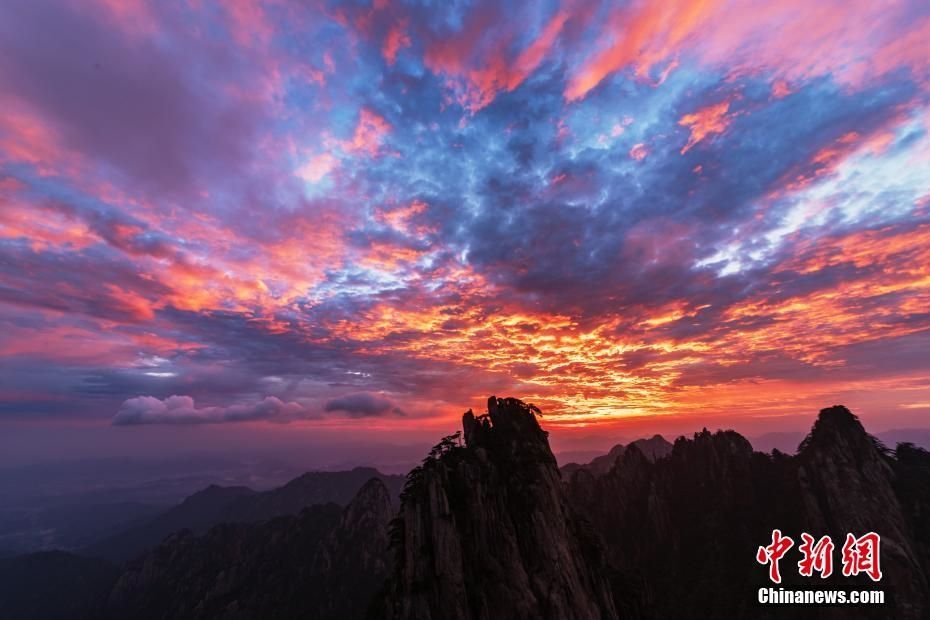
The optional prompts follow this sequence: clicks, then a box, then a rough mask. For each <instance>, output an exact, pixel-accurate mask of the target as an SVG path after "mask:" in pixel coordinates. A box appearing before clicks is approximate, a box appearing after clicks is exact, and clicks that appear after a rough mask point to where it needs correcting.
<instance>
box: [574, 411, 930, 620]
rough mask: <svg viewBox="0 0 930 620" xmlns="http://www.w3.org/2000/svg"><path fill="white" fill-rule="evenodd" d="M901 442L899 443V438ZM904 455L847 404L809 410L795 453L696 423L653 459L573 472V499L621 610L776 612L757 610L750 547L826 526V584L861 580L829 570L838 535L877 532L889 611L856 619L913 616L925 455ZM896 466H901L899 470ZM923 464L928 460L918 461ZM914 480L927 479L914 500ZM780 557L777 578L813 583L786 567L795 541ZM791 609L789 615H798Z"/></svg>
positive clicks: (918, 604)
mask: <svg viewBox="0 0 930 620" xmlns="http://www.w3.org/2000/svg"><path fill="white" fill-rule="evenodd" d="M905 450H907V448H906V447H905ZM907 455H908V458H909V463H910V465H907V466H906V465H905V464H904V463H902V459H895V458H892V456H891V455H889V454H887V453H886V451H885V450H884V449H883V447H882V446H881V445H880V444H879V443H878V442H876V441H875V440H874V439H872V438H871V437H870V436H869V435H867V434H866V432H865V430H864V429H863V428H862V425H861V424H860V423H859V421H858V420H857V419H856V417H855V416H853V415H852V413H850V412H849V411H848V410H847V409H846V408H845V407H831V408H829V409H824V410H823V411H821V413H820V415H819V417H818V419H817V422H816V423H815V425H814V428H813V430H812V432H811V434H810V435H809V436H808V438H807V439H805V441H804V442H803V443H802V445H801V447H800V449H799V453H798V455H797V456H794V457H790V456H787V455H784V454H781V453H779V452H777V451H775V452H774V453H773V454H772V455H767V454H762V453H758V452H753V450H752V447H751V446H750V444H749V442H748V441H747V440H746V439H744V438H743V437H742V436H740V435H738V434H737V433H734V432H730V431H723V432H717V433H710V432H708V431H707V430H704V431H702V432H700V433H697V434H695V435H694V437H693V438H692V439H685V438H679V439H678V440H677V441H676V442H675V445H674V447H673V449H672V451H671V453H670V454H669V455H667V456H666V457H664V458H660V459H658V460H657V461H655V462H652V461H650V460H649V459H647V458H646V457H645V455H643V454H642V453H641V452H639V451H638V450H636V449H628V450H627V451H626V452H625V453H624V455H623V456H622V457H621V459H620V460H619V461H618V462H617V463H616V464H615V465H614V467H613V468H612V469H611V470H610V471H609V472H608V473H607V474H605V475H603V476H596V475H594V474H592V473H591V472H590V471H585V470H580V471H577V472H575V473H574V474H573V475H572V477H571V479H570V481H569V482H568V485H567V486H568V489H569V496H570V497H571V499H572V502H573V504H574V505H575V506H576V508H577V509H578V510H579V511H581V512H582V513H584V514H586V515H587V516H588V517H589V518H590V519H591V521H592V523H593V524H594V528H595V529H596V530H597V531H598V532H599V533H600V535H601V536H602V538H603V540H604V542H605V544H606V545H607V548H608V557H609V561H610V563H611V565H612V566H613V567H614V568H615V569H617V570H618V572H619V575H618V577H617V578H616V580H615V602H616V605H617V607H618V609H619V610H620V611H621V613H624V614H625V615H627V616H632V617H648V618H683V617H689V618H697V617H739V618H749V617H779V616H778V613H779V612H777V611H772V610H768V609H765V608H760V607H757V606H755V604H754V601H755V592H756V589H757V588H759V587H761V586H765V585H770V583H769V582H768V581H767V578H766V574H765V571H764V570H762V567H760V566H759V565H758V564H756V563H755V560H754V558H753V557H752V554H751V550H753V549H755V548H756V547H757V546H759V545H764V544H767V543H768V542H769V541H770V538H771V532H772V530H773V529H775V528H778V529H780V530H782V531H783V532H784V533H786V534H789V535H791V536H792V537H793V538H794V539H795V541H796V543H795V544H796V545H798V544H800V533H801V532H808V533H810V534H812V535H814V536H816V537H818V538H819V537H820V536H821V535H824V534H830V535H831V536H832V537H833V540H834V542H835V543H836V550H835V554H836V557H835V565H836V567H837V568H836V571H835V573H834V575H833V577H831V578H830V579H829V580H828V581H827V583H834V584H837V585H853V584H859V585H862V586H864V587H872V586H874V584H871V583H870V582H869V581H868V579H867V578H865V577H863V576H860V577H858V578H849V577H843V576H841V575H840V574H839V572H840V571H839V568H838V567H839V565H840V558H839V553H840V548H841V546H842V544H843V542H844V540H845V535H846V533H847V532H852V533H855V534H857V535H861V534H865V533H866V532H869V531H875V532H878V533H879V534H881V536H882V549H881V560H882V566H883V572H884V579H883V580H882V583H881V587H883V588H886V589H887V590H888V591H889V592H892V593H893V597H894V602H893V605H891V606H889V607H879V608H872V609H869V608H864V607H859V608H857V609H856V614H857V616H856V617H863V618H870V617H875V618H884V617H896V618H915V619H916V618H923V617H925V615H926V614H928V613H930V607H928V600H927V586H926V575H927V563H928V561H930V555H927V552H926V547H921V544H922V543H921V542H920V541H921V538H920V536H921V534H920V532H921V531H923V532H926V531H927V526H926V525H922V522H921V519H922V518H923V517H924V516H925V515H927V514H930V512H928V508H930V503H928V502H926V501H925V500H924V499H920V498H921V497H926V496H927V493H928V491H930V475H928V473H930V459H927V461H924V460H923V459H924V455H926V452H924V451H921V450H919V449H914V448H913V447H911V449H910V452H907ZM905 468H906V469H907V476H905V474H904V469H905ZM925 468H926V469H925ZM920 489H926V491H924V492H923V493H924V495H923V496H921V492H920ZM791 553H792V554H793V555H790V556H786V558H785V560H783V562H782V565H783V575H784V579H785V581H784V585H786V586H787V585H824V584H817V583H816V582H812V581H811V580H810V579H807V578H802V577H800V576H799V575H798V574H797V567H796V562H797V559H798V557H799V554H798V551H797V546H795V548H794V549H793V550H792V552H791ZM801 611H803V614H804V615H805V617H818V618H842V617H849V616H848V613H849V612H848V611H847V610H842V609H837V608H832V609H831V608H821V609H804V610H801ZM799 613H800V612H799Z"/></svg>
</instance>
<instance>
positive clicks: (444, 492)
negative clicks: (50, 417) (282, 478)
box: [0, 397, 930, 620]
mask: <svg viewBox="0 0 930 620" xmlns="http://www.w3.org/2000/svg"><path fill="white" fill-rule="evenodd" d="M538 415H540V412H539V410H538V409H537V408H535V407H533V406H532V405H528V404H525V403H523V402H521V401H519V400H516V399H512V398H507V399H500V398H495V397H492V398H491V399H489V401H488V411H487V413H484V414H481V415H475V414H474V413H473V412H472V411H468V412H466V413H465V414H464V416H463V418H462V428H463V430H462V432H460V433H456V434H454V435H450V436H448V437H444V438H443V439H442V440H441V441H440V442H439V444H437V445H436V446H435V447H434V448H433V449H432V450H431V451H430V453H429V455H428V456H427V457H426V459H424V461H423V463H422V465H420V466H419V467H416V468H414V469H413V470H412V471H411V472H410V473H409V474H408V476H407V479H406V483H405V485H404V487H403V491H402V493H400V507H399V511H395V505H394V504H393V502H392V499H393V498H392V495H393V492H392V490H391V489H390V488H389V484H388V483H387V482H396V481H395V480H393V479H392V478H390V477H387V478H388V480H387V481H386V480H385V478H386V477H383V476H378V475H374V476H372V477H371V478H369V479H368V480H367V481H366V482H364V483H363V484H361V485H360V486H361V488H360V489H359V490H358V492H357V494H355V496H354V497H353V498H352V499H351V501H348V502H347V505H346V506H345V508H340V507H339V506H337V505H336V504H334V503H328V504H317V505H313V506H310V507H309V508H305V509H303V510H302V511H300V512H299V514H293V515H289V516H279V517H275V518H271V519H265V520H262V521H260V522H257V523H253V522H249V523H244V522H240V523H225V524H221V525H216V526H213V527H209V529H206V530H205V532H204V533H202V534H201V535H198V534H196V533H194V532H192V531H191V530H189V529H188V530H182V531H180V532H176V533H174V534H172V535H170V536H169V537H167V538H166V539H165V540H164V541H163V542H161V544H159V545H157V546H155V548H154V549H152V550H151V551H150V552H148V553H147V554H144V555H141V556H139V557H138V558H136V559H135V560H133V561H131V562H129V563H128V564H127V565H126V566H125V568H124V569H123V570H122V572H121V573H118V572H116V571H115V570H114V569H113V568H112V567H110V566H108V565H107V564H106V563H104V562H101V561H99V560H94V559H89V558H82V557H78V556H75V555H71V554H66V553H53V554H34V555H32V556H24V557H21V558H15V559H13V560H4V561H0V610H2V615H3V617H4V618H8V617H9V618H14V619H17V618H59V617H67V618H79V619H80V618H97V619H100V620H114V619H116V618H140V619H143V620H146V619H153V620H154V619H158V620H161V619H167V618H181V619H196V620H199V619H207V618H223V619H230V620H240V619H241V620H249V619H252V618H266V617H273V618H284V619H288V618H305V617H312V618H322V619H324V620H328V619H335V618H346V619H348V620H351V619H353V618H363V617H365V618H368V619H369V620H433V619H435V620H440V619H446V618H449V619H452V620H466V619H467V620H472V619H474V620H485V619H491V618H525V619H529V618H542V619H547V618H568V619H572V618H578V619H581V618H584V619H586V620H587V619H613V618H633V619H640V618H642V619H645V618H650V619H659V620H662V619H672V618H760V619H768V618H784V617H785V615H786V614H791V615H792V616H798V617H804V618H817V619H821V620H833V619H836V618H847V617H851V616H852V617H857V618H866V619H871V618H876V619H877V618H900V619H903V620H918V619H922V618H927V617H930V584H928V576H930V452H927V451H926V450H924V449H922V448H919V447H917V446H915V445H913V444H908V443H903V444H899V445H898V446H897V447H896V448H895V449H894V450H890V449H888V448H887V447H885V446H884V445H883V444H882V442H881V441H879V440H877V439H876V438H874V437H872V436H870V435H869V434H868V433H866V431H865V429H864V428H863V426H862V424H861V423H860V421H859V420H858V418H856V416H855V415H853V414H852V413H851V412H850V411H849V410H848V409H846V408H845V407H842V406H834V407H830V408H827V409H824V410H822V411H821V412H820V414H819V415H818V417H817V419H816V421H815V422H814V424H813V427H812V429H811V431H810V433H809V434H808V435H807V436H806V437H805V438H804V439H803V440H802V441H801V442H800V445H799V447H798V450H797V453H796V454H793V455H788V454H785V453H783V452H780V451H778V450H773V451H772V452H771V453H763V452H758V451H755V450H753V447H752V445H751V444H750V442H749V441H748V440H747V439H746V438H744V437H743V436H741V435H739V434H738V433H736V432H733V431H717V432H710V431H708V430H707V429H704V430H702V431H701V432H699V433H695V434H694V435H693V436H692V437H691V438H685V437H679V438H678V439H677V440H676V441H675V443H674V444H673V445H671V447H670V448H669V447H668V445H667V442H664V440H662V439H661V438H652V439H651V440H644V441H639V442H632V443H630V444H628V445H626V446H624V447H623V449H622V450H616V456H617V459H616V460H615V461H614V462H613V464H612V466H610V467H609V468H607V469H606V470H604V469H603V468H602V467H600V466H598V467H593V468H592V467H591V466H581V467H578V468H577V469H576V470H575V471H573V472H571V473H570V475H566V474H565V472H564V470H563V471H562V472H560V470H559V469H558V466H557V464H556V460H555V457H554V456H553V454H552V452H551V450H550V447H549V442H548V434H547V433H546V432H545V431H544V430H543V429H542V428H541V427H540V425H539V422H538V420H537V417H538ZM601 462H602V463H603V462H605V461H601ZM372 472H373V473H375V474H377V472H374V470H367V473H372ZM343 473H345V474H348V473H351V472H343ZM354 475H358V474H357V473H356V474H354ZM308 476H309V477H304V476H302V477H301V478H298V479H296V480H294V481H292V483H290V484H288V485H285V486H284V487H281V489H277V490H275V491H274V492H269V493H272V494H271V495H268V494H266V493H256V492H254V491H251V490H250V489H247V488H244V487H229V488H223V487H209V488H207V489H205V490H204V491H202V492H200V493H197V494H195V495H193V496H191V497H189V498H188V499H187V500H186V501H185V502H184V503H182V504H181V505H180V506H178V507H176V509H175V510H176V512H175V513H174V514H175V515H180V516H183V517H184V518H186V519H187V520H188V522H190V523H194V522H196V523H197V524H198V527H203V528H207V527H208V523H209V521H210V520H211V519H213V518H226V517H225V516H223V517H217V515H218V514H221V515H226V516H228V515H244V516H242V518H243V519H246V518H248V519H254V518H258V517H261V516H263V515H267V514H269V513H272V512H274V511H277V510H283V509H284V508H285V507H288V506H293V505H294V504H292V503H289V502H290V501H291V500H290V499H289V498H293V497H297V498H302V501H306V499H307V498H310V497H320V496H324V495H326V494H333V493H337V492H340V493H341V492H342V489H344V488H345V487H344V486H342V485H340V484H337V483H336V482H334V481H335V480H339V479H343V478H340V477H339V476H337V477H336V478H326V477H324V478H317V477H315V476H316V475H315V474H309V475H308ZM344 479H351V480H354V478H352V477H351V476H349V477H346V478H344ZM285 489H287V490H286V491H285ZM395 491H396V487H395ZM295 501H296V500H295ZM182 508H183V510H182ZM178 518H180V517H178ZM774 529H779V530H781V531H782V532H783V533H784V534H785V535H788V536H791V537H792V538H793V539H794V541H795V547H794V548H793V549H791V550H790V552H789V553H788V555H786V556H785V557H784V558H783V560H782V562H781V568H782V578H783V582H782V584H781V585H782V586H783V587H784V588H786V589H791V588H792V587H805V586H806V587H810V586H812V585H815V586H819V587H822V588H841V589H847V590H848V589H850V588H855V589H858V590H863V589H876V588H878V589H882V590H884V591H885V592H886V593H887V594H888V597H889V601H888V603H887V604H886V605H883V606H874V607H861V606H860V607H856V608H855V609H852V608H841V607H792V608H790V609H787V608H786V607H784V606H781V607H779V606H772V607H764V606H760V605H758V604H757V603H756V600H757V593H758V590H759V588H761V587H766V588H768V587H771V586H772V583H771V582H770V581H769V579H768V571H767V567H764V566H761V565H760V564H759V563H758V562H757V560H756V550H757V549H758V548H759V547H760V546H764V545H767V544H769V542H771V537H772V531H773V530H774ZM870 531H874V532H877V533H879V534H880V535H881V550H880V558H881V569H882V574H883V576H882V579H881V581H880V583H877V584H876V583H874V582H872V581H871V580H870V579H869V577H867V576H865V575H858V576H850V577H846V576H843V575H842V571H841V561H842V560H841V558H842V554H841V548H842V546H843V543H844V541H845V538H846V534H847V533H853V534H856V535H857V536H858V535H863V534H866V533H868V532H870ZM802 532H806V533H810V534H812V535H814V536H815V537H817V538H819V537H820V536H822V535H825V534H828V535H830V536H831V537H832V539H833V541H834V544H835V545H836V548H835V551H834V554H833V557H834V574H833V575H832V576H830V577H829V578H827V579H821V578H820V577H819V576H816V575H815V576H813V577H801V576H800V575H799V574H798V570H797V560H798V559H799V558H800V553H799V552H798V548H797V547H798V546H799V545H800V543H801V533H802Z"/></svg>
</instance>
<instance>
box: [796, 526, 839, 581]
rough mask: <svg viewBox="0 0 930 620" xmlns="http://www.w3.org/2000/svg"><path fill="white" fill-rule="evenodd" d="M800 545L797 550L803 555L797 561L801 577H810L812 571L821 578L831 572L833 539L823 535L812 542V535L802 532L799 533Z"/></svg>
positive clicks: (824, 577)
mask: <svg viewBox="0 0 930 620" xmlns="http://www.w3.org/2000/svg"><path fill="white" fill-rule="evenodd" d="M801 541H802V542H801V545H800V546H799V547H798V551H800V552H801V555H802V556H804V557H802V558H801V561H800V562H798V572H799V573H800V574H801V576H802V577H810V576H812V575H813V574H814V571H817V572H818V573H820V577H821V578H822V579H826V578H827V577H829V576H830V575H832V574H833V540H832V539H831V538H830V537H829V536H823V537H821V539H820V540H818V541H817V542H816V543H814V537H813V536H811V535H810V534H808V533H807V532H804V533H803V534H801Z"/></svg>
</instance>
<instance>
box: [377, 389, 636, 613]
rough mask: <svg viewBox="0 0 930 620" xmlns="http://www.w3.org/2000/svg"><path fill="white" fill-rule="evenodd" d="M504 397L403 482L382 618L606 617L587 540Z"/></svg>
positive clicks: (541, 435) (469, 416) (541, 437)
mask: <svg viewBox="0 0 930 620" xmlns="http://www.w3.org/2000/svg"><path fill="white" fill-rule="evenodd" d="M538 415H539V410H538V409H537V408H535V407H533V406H532V405H528V404H525V403H523V402H521V401H519V400H517V399H514V398H504V399H501V398H496V397H493V396H492V397H491V398H490V399H489V400H488V412H487V413H486V414H482V415H477V416H476V415H475V414H474V413H473V412H472V411H468V412H466V413H465V415H464V416H463V418H462V427H463V431H464V438H465V443H464V445H460V444H458V443H457V442H456V441H455V439H454V438H455V436H450V437H447V438H446V439H444V440H443V442H440V444H439V445H438V446H437V447H436V448H434V450H433V452H431V456H430V457H428V458H427V459H426V460H425V461H424V464H423V465H422V466H421V467H419V468H417V469H415V470H414V471H413V472H411V475H410V477H409V482H408V485H407V488H406V489H405V491H404V494H403V500H402V507H401V512H400V516H399V517H398V519H397V520H396V521H395V524H394V526H393V531H392V539H393V544H394V548H395V552H396V555H395V558H396V560H395V561H396V567H395V572H394V575H393V577H392V578H391V579H390V580H389V582H388V586H387V589H386V596H385V598H384V601H383V609H382V611H383V615H384V616H385V617H387V618H404V619H423V620H426V619H431V618H450V619H462V620H464V619H466V618H467V619H472V618H476V619H485V618H487V619H490V618H553V619H555V618H567V619H572V618H585V619H588V618H614V617H616V615H617V614H616V610H615V607H614V605H613V599H612V596H611V592H610V586H609V584H608V582H607V577H606V575H607V572H608V571H607V570H606V566H605V565H604V563H603V558H602V555H601V550H600V547H599V544H598V542H597V541H596V539H594V538H591V534H590V533H589V532H588V531H587V529H586V528H585V526H584V525H583V523H582V522H581V521H579V520H578V519H576V517H575V516H574V512H573V511H572V510H571V508H570V507H569V505H568V502H567V500H566V498H565V495H564V491H563V488H562V484H561V480H560V475H559V472H558V469H557V467H556V462H555V457H554V456H553V455H552V451H551V450H550V449H549V443H548V440H547V435H546V433H545V431H543V430H542V429H541V428H540V426H539V422H538V421H537V416H538Z"/></svg>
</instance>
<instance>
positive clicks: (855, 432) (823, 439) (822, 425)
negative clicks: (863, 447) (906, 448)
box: [798, 405, 872, 452]
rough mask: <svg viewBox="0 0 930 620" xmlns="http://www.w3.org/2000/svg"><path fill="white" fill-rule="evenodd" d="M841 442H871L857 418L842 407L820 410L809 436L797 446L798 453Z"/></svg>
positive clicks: (834, 406)
mask: <svg viewBox="0 0 930 620" xmlns="http://www.w3.org/2000/svg"><path fill="white" fill-rule="evenodd" d="M840 441H842V442H843V443H847V444H850V445H858V444H860V443H864V442H872V438H871V437H870V436H869V435H868V433H866V431H865V428H864V427H863V426H862V423H861V422H860V421H859V418H858V417H857V416H856V415H855V414H853V412H852V411H850V410H849V409H847V408H846V407H844V406H843V405H833V406H832V407H827V408H826V409H821V410H820V413H819V414H818V415H817V420H816V421H815V422H814V425H813V427H812V428H811V432H810V434H808V435H807V437H805V438H804V440H803V441H802V442H801V445H800V446H798V452H805V451H807V450H809V449H811V448H827V447H830V446H834V445H836V444H837V443H839V442H840Z"/></svg>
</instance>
